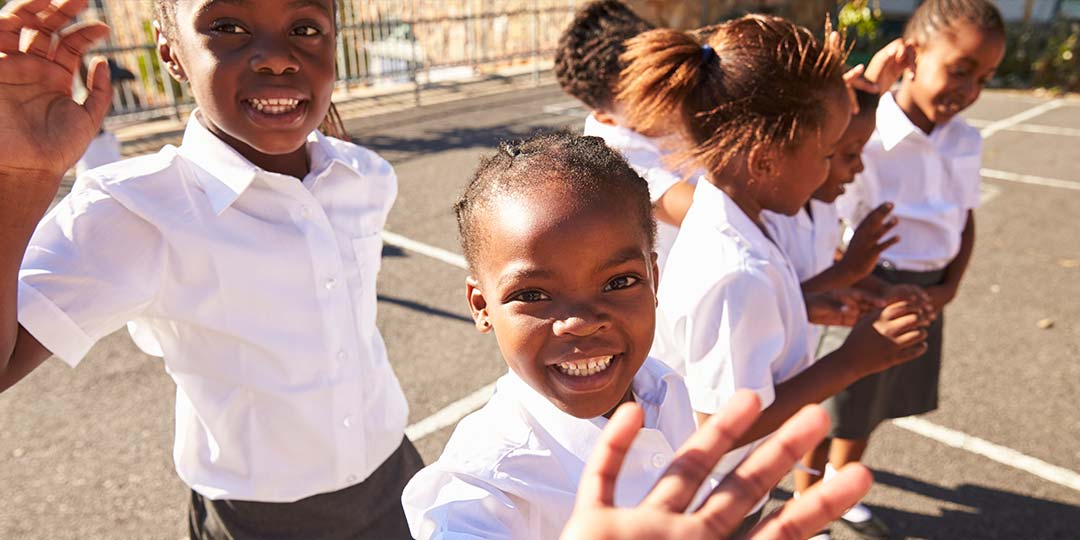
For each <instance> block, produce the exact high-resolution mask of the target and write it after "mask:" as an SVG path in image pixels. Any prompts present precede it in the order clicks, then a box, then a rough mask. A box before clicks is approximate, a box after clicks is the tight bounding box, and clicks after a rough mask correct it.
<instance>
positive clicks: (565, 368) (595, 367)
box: [555, 356, 612, 377]
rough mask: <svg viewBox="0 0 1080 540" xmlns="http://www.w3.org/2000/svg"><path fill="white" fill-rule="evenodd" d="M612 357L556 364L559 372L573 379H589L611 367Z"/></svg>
mask: <svg viewBox="0 0 1080 540" xmlns="http://www.w3.org/2000/svg"><path fill="white" fill-rule="evenodd" d="M611 359H612V357H611V356H597V357H593V358H588V359H585V360H576V361H573V362H563V363H561V364H555V367H556V368H558V369H559V371H561V372H563V373H565V374H567V375H570V376H572V377H588V376H590V375H596V374H597V373H600V372H602V371H604V370H606V369H607V368H608V367H610V366H611Z"/></svg>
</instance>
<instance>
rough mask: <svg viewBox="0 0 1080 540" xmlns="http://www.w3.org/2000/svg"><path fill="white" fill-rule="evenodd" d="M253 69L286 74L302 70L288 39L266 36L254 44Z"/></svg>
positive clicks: (252, 54)
mask: <svg viewBox="0 0 1080 540" xmlns="http://www.w3.org/2000/svg"><path fill="white" fill-rule="evenodd" d="M253 45H254V47H253V50H252V53H251V69H252V71H255V72H259V73H269V74H271V75H284V74H286V73H296V72H297V71H299V70H300V63H299V62H297V60H296V57H295V56H294V55H293V53H292V48H291V47H289V43H288V41H287V39H281V38H274V37H269V36H268V37H264V38H263V39H261V40H258V41H257V42H256V43H254V44H253Z"/></svg>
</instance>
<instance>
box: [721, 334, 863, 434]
mask: <svg viewBox="0 0 1080 540" xmlns="http://www.w3.org/2000/svg"><path fill="white" fill-rule="evenodd" d="M854 365H855V362H853V361H852V359H851V352H850V348H849V347H840V348H839V349H837V350H836V351H834V352H832V353H830V354H828V355H826V356H825V357H823V358H821V359H820V360H818V361H817V362H815V363H814V365H812V366H810V367H809V368H807V369H805V370H804V371H802V372H801V373H799V374H798V375H796V376H794V377H792V378H791V379H788V380H786V381H784V382H782V383H780V384H778V385H776V387H775V388H774V394H775V397H774V399H773V402H772V404H770V405H769V406H768V407H767V408H766V409H765V410H764V411H762V413H761V416H760V417H759V418H758V420H757V422H754V425H753V427H751V428H750V429H749V430H748V431H747V432H746V433H745V434H744V435H743V436H742V437H741V438H740V439H739V441H738V442H737V443H736V444H735V445H736V446H742V445H745V444H749V443H752V442H754V441H756V440H758V439H760V438H762V437H765V436H767V435H769V434H771V433H773V432H775V431H776V430H777V429H779V428H780V426H781V425H782V424H783V423H784V422H785V421H787V419H789V418H791V417H792V416H793V415H794V414H795V413H796V412H798V411H799V409H801V408H803V407H805V406H806V405H810V404H813V403H820V402H822V401H824V400H825V399H826V398H828V397H829V396H832V395H835V394H837V393H838V392H840V391H841V390H843V389H844V388H847V387H848V386H850V385H851V384H852V383H854V382H855V381H857V380H859V377H860V375H859V374H858V373H856V372H855V371H854V370H853V369H852V367H851V366H854Z"/></svg>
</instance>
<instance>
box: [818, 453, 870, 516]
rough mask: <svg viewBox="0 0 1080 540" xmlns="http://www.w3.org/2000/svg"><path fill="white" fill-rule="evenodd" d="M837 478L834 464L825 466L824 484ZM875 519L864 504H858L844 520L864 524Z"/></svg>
mask: <svg viewBox="0 0 1080 540" xmlns="http://www.w3.org/2000/svg"><path fill="white" fill-rule="evenodd" d="M834 476H836V469H834V468H833V466H832V463H829V464H827V465H825V478H824V480H822V481H823V482H828V481H829V479H830V478H832V477H834ZM872 517H874V516H873V514H871V513H870V509H869V508H867V507H866V506H865V505H864V504H862V503H856V504H855V506H852V507H851V508H850V509H849V510H848V511H847V512H844V515H843V518H844V520H846V521H850V522H852V523H862V522H864V521H870V518H872Z"/></svg>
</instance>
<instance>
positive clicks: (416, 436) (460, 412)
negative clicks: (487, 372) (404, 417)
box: [405, 383, 495, 442]
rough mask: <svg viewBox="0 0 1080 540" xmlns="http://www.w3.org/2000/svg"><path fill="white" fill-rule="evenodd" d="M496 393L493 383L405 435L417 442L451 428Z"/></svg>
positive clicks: (421, 423)
mask: <svg viewBox="0 0 1080 540" xmlns="http://www.w3.org/2000/svg"><path fill="white" fill-rule="evenodd" d="M494 392H495V383H491V384H489V385H487V386H485V387H483V388H481V389H479V390H477V391H475V392H473V393H471V394H469V395H467V396H465V397H463V398H461V399H459V400H457V401H455V402H453V403H451V404H450V405H447V406H446V407H444V408H443V409H441V410H440V411H439V412H437V413H435V414H433V415H431V416H429V417H427V418H425V419H423V420H421V421H419V422H417V423H415V424H413V425H411V426H409V427H407V428H405V435H407V436H408V437H409V440H410V441H413V442H416V441H418V440H420V439H423V438H424V437H427V436H428V435H431V434H432V433H435V432H436V431H439V430H440V429H443V428H445V427H450V426H452V425H454V424H456V423H457V422H458V420H461V419H462V418H465V416H466V415H467V414H469V413H471V412H473V411H475V410H476V409H479V408H480V407H482V406H483V405H484V404H485V403H487V400H488V399H490V398H491V394H493V393H494Z"/></svg>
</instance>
